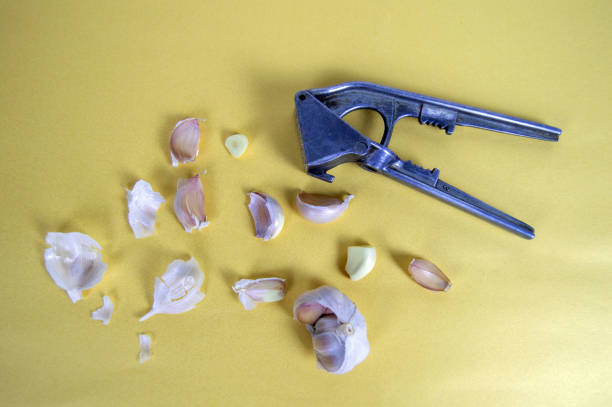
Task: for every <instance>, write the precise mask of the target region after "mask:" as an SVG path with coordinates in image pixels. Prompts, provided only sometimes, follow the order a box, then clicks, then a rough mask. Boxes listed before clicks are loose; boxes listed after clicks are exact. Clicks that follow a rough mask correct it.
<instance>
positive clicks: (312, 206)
mask: <svg viewBox="0 0 612 407" xmlns="http://www.w3.org/2000/svg"><path fill="white" fill-rule="evenodd" d="M351 199H353V195H348V196H347V197H346V198H345V199H344V200H342V199H338V198H334V197H332V196H327V195H318V194H309V193H306V192H303V191H302V192H299V193H298V194H297V197H296V199H295V204H296V206H297V210H298V212H300V214H302V216H303V217H304V218H306V219H308V220H309V221H311V222H314V223H327V222H331V221H332V220H334V219H336V218H337V217H339V216H340V215H342V214H343V213H344V211H346V209H347V208H348V205H349V202H350V200H351Z"/></svg>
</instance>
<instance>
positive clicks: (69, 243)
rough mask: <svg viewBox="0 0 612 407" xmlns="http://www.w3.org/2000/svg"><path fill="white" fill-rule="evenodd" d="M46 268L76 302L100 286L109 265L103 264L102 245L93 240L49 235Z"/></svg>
mask: <svg viewBox="0 0 612 407" xmlns="http://www.w3.org/2000/svg"><path fill="white" fill-rule="evenodd" d="M45 240H46V242H47V244H49V245H50V246H51V247H49V248H47V249H46V250H45V268H46V269H47V272H48V273H49V275H50V276H51V278H52V279H53V281H54V282H55V284H57V286H58V287H60V288H61V289H63V290H65V291H66V293H67V294H68V297H70V300H71V301H72V302H77V301H78V300H80V299H81V292H82V291H83V290H86V289H88V288H91V287H93V286H95V285H96V284H98V283H99V282H100V280H101V279H102V276H104V272H105V271H106V267H107V264H105V263H103V262H102V254H101V253H100V250H102V248H101V247H100V245H99V244H98V243H97V242H96V241H95V240H93V239H92V238H91V237H89V236H87V235H85V234H83V233H78V232H73V233H55V232H50V233H47V237H46V239H45Z"/></svg>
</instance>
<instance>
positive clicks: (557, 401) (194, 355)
mask: <svg viewBox="0 0 612 407" xmlns="http://www.w3.org/2000/svg"><path fill="white" fill-rule="evenodd" d="M611 11H612V7H611V6H610V3H609V2H606V1H600V2H596V1H590V2H578V1H574V2H557V1H548V2H540V1H520V2H519V1H513V2H491V1H479V2H464V1H462V2H444V3H442V2H422V1H420V2H411V3H409V2H405V1H395V2H385V1H374V2H360V3H357V2H355V1H343V2H331V1H301V2H293V1H277V2H254V1H241V2H234V1H225V2H206V1H184V2H174V1H168V2H155V1H138V2H135V1H56V2H51V1H39V2H30V1H2V4H1V5H0V129H1V132H2V137H1V141H0V149H1V152H0V160H1V162H0V171H1V172H0V175H1V178H2V194H1V195H0V202H1V208H2V211H1V215H0V216H1V218H0V221H1V222H0V224H1V228H2V230H1V235H0V239H1V240H0V244H1V251H2V252H1V257H0V258H1V259H2V260H1V261H2V263H1V269H2V270H1V273H2V280H1V284H0V287H1V288H0V290H1V291H0V309H2V324H1V325H0V335H1V336H0V338H1V340H0V375H1V376H0V398H1V399H2V400H3V401H2V404H4V405H53V406H55V405H61V406H98V405H99V406H111V405H112V406H128V405H129V406H140V405H142V406H145V405H146V406H175V405H208V406H213V405H224V406H225V405H229V406H233V405H237V406H238V405H239V406H258V405H272V406H284V405H296V406H297V405H304V406H325V405H338V406H340V405H347V406H374V405H385V406H404V405H410V406H484V405H494V406H519V405H521V406H536V405H537V406H544V405H546V406H548V405H550V406H604V405H610V403H611V402H612V390H611V389H610V380H611V378H612V377H611V374H610V369H611V365H612V358H611V345H612V332H611V328H610V325H611V324H610V322H611V320H610V316H611V312H612V294H611V288H612V284H611V283H610V271H611V268H612V205H611V202H610V192H609V190H610V187H611V186H612V182H611V181H610V179H611V177H610V174H609V172H610V170H612V164H611V161H610V154H611V153H612V147H611V146H612V140H611V138H610V129H611V128H612V120H611V119H610V94H611V93H612V87H611V84H610V83H611V82H610V73H611V72H610V67H611V63H612V58H611V54H610V49H612V36H611V33H610V27H609V24H610V19H611V17H612V13H611ZM350 80H367V81H371V82H376V83H380V84H384V85H388V86H392V87H396V88H400V89H406V90H410V91H413V92H419V93H423V94H427V95H431V96H436V97H440V98H444V99H448V100H452V101H457V102H461V103H465V104H468V105H473V106H478V107H482V108H486V109H489V110H493V111H497V112H502V113H506V114H511V115H515V116H519V117H524V118H527V119H530V120H535V121H539V122H544V123H547V124H549V125H553V126H557V127H560V128H562V129H563V134H562V136H561V138H560V142H559V143H547V142H542V141H537V140H532V139H525V138H521V137H513V136H508V135H500V134H494V133H491V132H486V131H482V130H478V129H471V128H466V127H459V128H457V130H456V132H455V134H453V135H452V136H446V135H445V134H444V133H443V132H441V131H439V130H437V129H435V128H432V127H428V126H419V125H418V122H417V121H416V120H415V119H407V120H404V121H401V122H400V123H399V125H398V126H397V127H396V129H395V132H394V138H393V140H392V142H391V148H393V149H394V150H395V151H396V152H397V153H398V154H400V156H401V157H403V158H405V159H412V160H414V161H416V162H417V163H419V164H421V165H424V166H426V167H429V168H432V167H437V168H439V169H440V170H441V178H442V179H444V180H445V181H447V182H449V183H451V184H453V185H456V186H457V187H459V188H461V189H463V190H465V191H466V192H468V193H471V194H473V195H474V196H476V197H478V198H480V199H482V200H484V201H485V202H487V203H490V204H492V205H493V206H495V207H497V208H499V209H501V210H504V211H506V212H509V213H510V214H511V215H514V216H516V217H518V218H519V219H521V220H524V221H526V222H527V223H530V224H532V225H534V227H535V229H536V239H535V240H533V241H529V240H524V239H521V238H519V237H517V236H515V235H513V234H511V233H508V232H506V231H504V230H502V229H500V228H497V227H494V226H492V225H490V224H487V223H486V222H483V221H481V220H479V219H477V218H475V217H473V216H470V215H468V214H466V213H463V212H461V211H459V210H457V209H454V208H452V207H450V206H448V205H445V204H443V203H440V202H438V201H436V200H434V199H432V198H430V197H428V196H426V195H423V194H421V193H418V192H416V191H414V190H411V189H409V188H407V187H404V186H402V185H401V184H398V183H396V182H394V181H392V180H389V179H386V178H384V177H383V176H380V175H377V174H373V173H369V172H367V171H364V170H362V169H360V168H359V167H357V166H355V165H345V166H341V167H339V168H337V169H335V170H333V171H332V173H333V174H335V175H336V180H335V181H334V183H333V184H327V183H324V182H322V181H319V180H317V179H314V178H312V177H309V176H307V175H306V174H305V172H304V171H303V169H302V162H301V157H300V153H299V144H298V136H297V132H296V128H295V122H294V104H293V95H294V94H295V92H296V91H298V90H301V89H308V88H313V87H321V86H330V85H333V84H336V83H340V82H344V81H350ZM184 117H204V118H206V119H207V121H206V123H205V125H204V126H203V138H202V141H201V145H200V156H199V158H198V159H197V161H196V162H195V163H192V164H189V165H184V166H181V167H180V168H178V169H175V168H173V167H171V165H170V160H169V153H168V137H169V134H170V132H171V130H172V127H173V125H174V123H175V122H176V121H177V120H179V119H182V118H184ZM348 120H349V121H350V122H351V123H352V124H353V125H355V127H357V128H358V129H359V130H360V131H362V132H364V133H365V134H368V135H370V136H372V137H379V136H380V134H378V133H379V132H380V131H381V121H380V120H379V119H378V118H377V117H376V116H375V115H374V116H373V115H368V114H353V115H351V117H350V118H349V119H348ZM233 132H242V133H244V134H246V135H248V137H249V140H250V146H249V148H248V150H247V152H246V154H245V155H244V156H243V157H242V158H241V159H240V160H235V159H233V158H231V157H230V156H229V154H228V153H227V151H225V149H224V147H223V144H222V142H223V140H224V139H225V137H227V136H228V135H230V134H231V133H233ZM204 168H205V169H207V170H208V174H207V175H206V176H205V177H204V189H205V193H206V199H207V203H206V205H207V211H208V214H209V219H210V222H211V223H210V226H209V227H208V228H206V229H205V230H203V231H201V232H198V233H194V234H187V233H185V232H184V231H183V229H182V227H181V226H180V224H179V223H178V222H177V220H176V218H175V216H174V214H173V211H172V200H173V199H174V193H175V186H176V180H177V178H178V177H180V176H183V177H184V176H188V175H191V174H193V173H195V172H197V171H201V170H202V169H204ZM140 178H143V179H145V180H147V181H149V182H150V183H151V184H152V185H153V187H154V188H155V189H156V190H158V191H160V192H161V193H162V194H163V195H164V197H165V198H166V200H167V202H166V204H165V205H164V206H162V208H161V210H160V212H159V216H158V221H157V234H156V236H155V237H151V238H147V239H141V240H136V239H135V238H134V237H133V234H132V232H131V230H130V228H129V226H128V223H127V208H126V200H125V192H124V190H123V188H124V187H131V186H132V185H133V183H134V182H135V181H136V180H138V179H140ZM299 189H305V190H307V191H310V192H319V193H330V194H342V193H344V192H350V193H353V194H354V195H355V196H356V198H355V199H354V200H353V202H352V203H351V206H350V208H349V210H348V212H347V213H346V214H345V215H344V216H343V217H342V218H340V219H339V220H338V221H336V222H334V223H331V224H328V225H315V224H310V223H308V222H307V221H305V220H304V219H302V218H301V217H300V216H299V215H298V214H297V212H296V210H295V208H294V206H293V204H292V202H293V200H294V195H295V192H296V191H297V190H299ZM251 190H260V191H263V192H266V193H269V194H271V195H272V196H274V197H276V198H277V199H278V200H279V201H280V202H281V204H282V205H283V207H284V208H285V214H286V223H285V228H284V230H283V231H282V232H281V234H280V235H279V237H278V238H276V239H275V240H273V241H270V242H263V241H261V240H259V239H256V238H255V237H254V233H253V226H252V222H251V218H250V215H249V213H248V211H247V208H246V203H247V199H246V195H245V194H246V193H247V192H248V191H251ZM50 231H60V232H69V231H80V232H84V233H87V234H89V235H90V236H92V237H93V238H94V239H95V240H97V241H98V242H99V243H100V244H101V245H102V247H103V259H104V261H105V262H107V263H108V264H109V268H108V271H107V273H106V275H105V276H104V278H103V280H102V282H101V283H100V284H99V285H97V286H96V287H94V288H93V289H92V290H90V291H89V292H88V294H87V296H86V297H85V299H84V300H83V301H80V302H78V303H76V304H72V303H71V302H70V301H69V299H68V297H67V296H66V294H65V293H64V292H63V291H62V290H60V289H59V288H58V287H56V286H55V285H54V283H53V281H52V280H51V278H50V277H49V276H48V274H47V272H46V271H45V269H44V266H43V251H44V248H45V243H44V238H45V235H46V233H47V232H50ZM356 243H368V244H371V245H374V246H376V247H377V249H378V262H377V264H376V268H375V269H374V271H373V272H372V274H371V275H369V276H368V277H366V278H365V279H364V280H362V281H359V282H352V281H350V280H349V279H348V278H347V277H346V276H345V274H344V272H343V264H344V262H345V256H346V248H347V246H348V245H351V244H356ZM189 256H194V257H195V258H196V260H197V261H198V262H199V264H200V265H201V266H202V268H203V269H204V272H205V274H206V281H205V284H204V291H205V293H206V298H205V299H204V300H203V301H202V302H201V303H200V304H199V305H198V306H197V307H196V308H195V309H194V310H193V311H190V312H188V313H186V314H183V315H171V316H167V315H158V316H155V317H153V318H152V319H151V320H149V321H146V322H143V323H139V322H138V317H139V316H141V315H142V314H144V313H145V312H146V311H147V310H148V309H149V308H150V306H151V303H152V296H153V284H154V278H155V276H160V275H161V274H163V272H164V271H165V269H166V266H167V265H168V263H170V262H171V261H172V260H174V259H176V258H181V259H187V258H189ZM414 256H417V257H422V258H426V259H429V260H431V261H433V262H434V263H436V264H437V265H438V266H439V267H440V268H441V269H442V270H444V271H445V272H446V273H447V274H448V276H449V277H450V278H451V279H452V281H453V283H454V285H453V288H452V289H451V290H450V292H449V293H447V294H437V293H432V292H428V291H426V290H424V289H422V288H421V287H419V286H418V285H416V284H415V283H414V282H412V281H411V280H410V278H409V277H408V275H407V274H406V265H407V263H408V261H409V260H410V259H411V258H412V257H414ZM270 275H274V276H280V277H285V278H287V279H288V284H289V291H288V294H287V297H286V299H285V300H284V301H282V302H279V303H276V304H265V305H260V306H258V307H257V308H256V309H255V310H253V311H250V312H246V311H244V310H243V309H242V306H241V305H240V303H239V302H238V300H237V298H236V296H235V294H234V293H233V292H232V291H231V289H230V286H231V284H232V283H233V282H234V281H236V280H237V279H239V278H240V277H254V276H255V277H257V276H270ZM322 284H330V285H333V286H335V287H337V288H339V289H340V290H342V291H343V292H345V293H346V294H347V295H348V296H349V297H350V298H351V299H352V300H353V301H355V302H356V304H357V305H358V307H359V309H360V310H361V312H362V313H363V315H364V317H365V319H366V320H367V323H368V335H369V338H370V342H371V353H370V356H369V357H368V358H367V359H366V361H365V362H364V363H363V364H361V365H359V366H358V367H357V368H356V369H355V370H354V371H353V372H351V373H349V374H346V375H343V376H335V375H331V374H327V373H325V372H322V371H319V370H317V369H316V367H315V359H314V355H313V354H312V350H311V347H310V337H309V335H308V333H307V332H306V330H305V329H304V328H303V327H302V326H300V325H298V324H297V323H296V322H294V321H292V318H291V308H292V304H293V301H294V300H295V299H296V298H297V296H299V295H300V294H301V293H302V292H304V291H305V290H308V289H312V288H315V287H317V286H319V285H322ZM103 294H108V295H109V296H110V297H111V298H112V300H113V301H114V302H115V314H114V316H113V319H112V321H111V323H110V325H109V326H108V327H104V326H102V325H101V323H100V322H98V321H93V320H91V318H90V312H91V311H93V310H95V309H96V308H98V307H99V306H100V305H101V296H102V295H103ZM141 332H145V333H149V334H151V336H152V337H153V348H152V349H153V357H152V359H151V360H150V361H149V362H147V363H146V364H144V365H140V364H139V363H138V338H137V334H138V333H141Z"/></svg>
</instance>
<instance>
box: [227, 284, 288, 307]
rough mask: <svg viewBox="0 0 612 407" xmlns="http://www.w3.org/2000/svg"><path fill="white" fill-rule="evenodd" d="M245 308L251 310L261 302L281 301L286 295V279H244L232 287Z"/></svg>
mask: <svg viewBox="0 0 612 407" xmlns="http://www.w3.org/2000/svg"><path fill="white" fill-rule="evenodd" d="M232 290H234V292H235V293H237V294H238V299H239V300H240V302H241V303H242V305H243V306H244V309H246V310H251V309H253V308H255V306H256V305H257V304H258V303H260V302H275V301H280V300H282V299H283V297H284V296H285V291H286V290H285V280H283V279H282V278H276V277H271V278H258V279H257V280H248V279H242V280H240V281H237V282H236V284H234V286H233V287H232Z"/></svg>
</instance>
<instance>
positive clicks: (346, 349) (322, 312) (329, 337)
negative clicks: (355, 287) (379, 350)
mask: <svg viewBox="0 0 612 407" xmlns="http://www.w3.org/2000/svg"><path fill="white" fill-rule="evenodd" d="M313 304H317V305H316V306H315V305H313ZM307 311H308V312H307ZM293 316H294V318H295V319H297V320H299V321H308V322H307V323H306V328H307V329H308V332H310V334H311V335H312V343H313V350H314V352H315V355H316V356H317V363H318V365H319V367H320V368H322V369H324V370H326V371H328V372H330V373H334V374H342V373H346V372H349V371H351V370H352V369H353V368H354V367H355V366H356V365H358V364H359V363H361V362H363V360H365V358H366V357H367V356H368V354H369V353H370V344H369V342H368V337H367V328H366V323H365V320H364V319H363V316H362V315H361V313H360V312H359V310H358V309H357V307H356V306H355V304H354V303H353V302H352V301H351V300H350V299H349V298H348V297H347V296H346V295H344V294H342V293H341V292H340V291H339V290H338V289H336V288H333V287H328V286H323V287H319V288H317V289H316V290H312V291H308V292H306V293H304V294H302V295H301V296H300V297H299V298H298V299H297V300H296V301H295V304H294V306H293ZM315 317H316V319H313V318H315Z"/></svg>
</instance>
